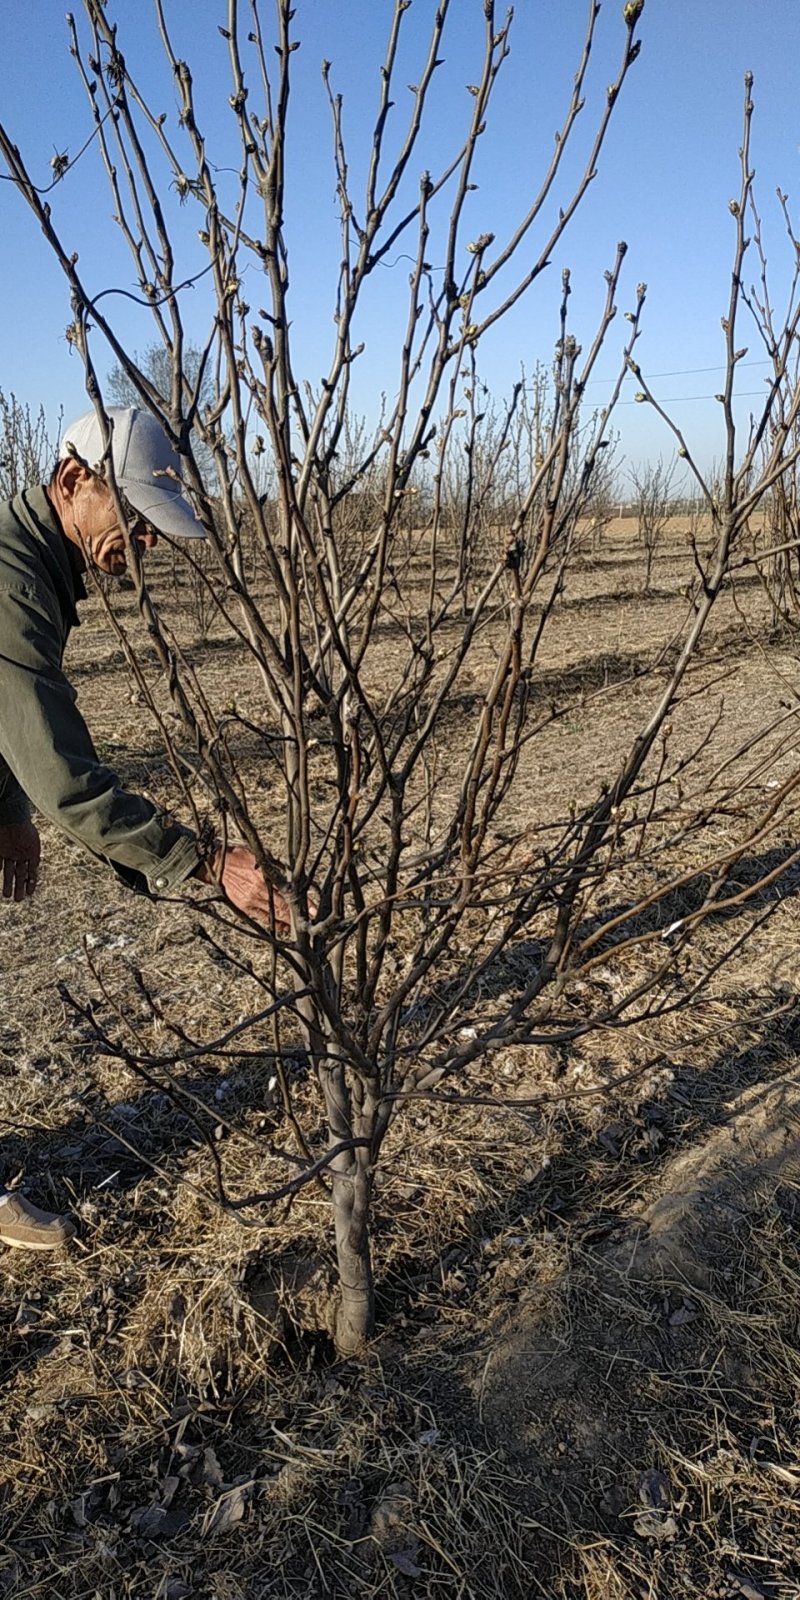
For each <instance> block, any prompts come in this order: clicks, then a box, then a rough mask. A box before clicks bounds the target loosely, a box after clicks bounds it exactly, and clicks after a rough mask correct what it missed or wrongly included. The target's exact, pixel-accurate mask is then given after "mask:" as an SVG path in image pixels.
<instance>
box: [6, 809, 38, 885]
mask: <svg viewBox="0 0 800 1600" xmlns="http://www.w3.org/2000/svg"><path fill="white" fill-rule="evenodd" d="M40 855H41V845H40V843H39V832H38V829H37V828H35V827H34V825H33V823H32V822H15V823H11V824H10V825H9V826H7V827H5V828H3V827H0V872H2V878H3V899H4V900H26V899H27V897H28V895H31V894H33V891H34V889H35V888H36V880H37V878H38V876H39V857H40Z"/></svg>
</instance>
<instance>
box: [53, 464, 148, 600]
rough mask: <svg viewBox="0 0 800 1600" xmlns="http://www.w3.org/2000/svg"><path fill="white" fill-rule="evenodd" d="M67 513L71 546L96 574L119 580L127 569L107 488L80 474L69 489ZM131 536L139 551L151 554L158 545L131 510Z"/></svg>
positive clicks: (122, 539)
mask: <svg viewBox="0 0 800 1600" xmlns="http://www.w3.org/2000/svg"><path fill="white" fill-rule="evenodd" d="M70 510H71V513H72V521H73V528H74V534H75V538H74V539H73V542H74V543H76V544H79V545H80V548H81V549H82V550H83V553H84V555H85V556H86V559H87V561H91V563H92V565H93V566H95V567H97V568H98V570H99V571H100V572H107V573H108V574H109V575H110V576H111V577H112V578H120V577H121V576H122V574H123V573H124V572H125V570H126V568H127V565H128V561H127V552H126V549H125V538H124V535H123V532H122V529H121V528H120V526H119V523H118V521H117V514H116V511H115V510H114V501H113V499H112V497H111V490H110V489H109V487H108V485H107V484H105V483H103V481H102V479H100V478H96V477H95V476H94V474H92V473H88V472H84V473H82V474H81V475H80V476H79V478H78V480H77V481H76V482H75V484H74V486H73V492H72V496H71V503H70ZM131 534H132V537H133V538H134V539H135V540H136V541H137V544H138V545H139V546H140V548H144V549H146V550H151V549H152V547H153V545H154V544H156V543H157V542H158V535H157V533H156V532H155V530H154V529H153V528H151V527H150V525H149V523H146V522H143V521H142V520H141V519H139V520H136V512H135V511H133V510H132V511H131Z"/></svg>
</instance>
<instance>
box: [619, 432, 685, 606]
mask: <svg viewBox="0 0 800 1600" xmlns="http://www.w3.org/2000/svg"><path fill="white" fill-rule="evenodd" d="M677 468H678V462H677V460H672V461H670V462H669V464H665V463H664V462H663V461H662V460H661V459H659V460H658V461H657V462H655V463H654V462H649V461H648V462H643V463H642V464H641V465H640V466H638V467H631V469H630V480H631V484H632V487H633V510H634V515H635V517H636V527H637V533H638V536H639V539H640V541H641V545H642V549H643V550H644V582H643V588H644V593H645V594H649V593H650V580H651V578H652V573H653V560H654V557H655V553H656V550H657V549H658V546H659V545H660V543H661V541H662V539H663V537H664V534H665V532H666V529H667V526H668V524H669V520H670V517H671V515H672V491H673V485H674V482H675V473H676V471H677Z"/></svg>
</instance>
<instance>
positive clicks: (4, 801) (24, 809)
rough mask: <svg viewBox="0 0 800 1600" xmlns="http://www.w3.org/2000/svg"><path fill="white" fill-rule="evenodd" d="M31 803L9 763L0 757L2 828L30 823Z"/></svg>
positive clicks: (0, 823)
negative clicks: (20, 823)
mask: <svg viewBox="0 0 800 1600" xmlns="http://www.w3.org/2000/svg"><path fill="white" fill-rule="evenodd" d="M30 817H31V803H30V800H29V799H28V796H27V795H26V794H25V791H24V790H23V789H20V786H19V784H18V783H17V780H16V778H15V777H14V774H13V772H12V771H11V768H10V767H9V765H8V763H7V762H6V761H4V760H3V757H2V756H0V828H8V827H12V826H14V824H15V823H18V822H30Z"/></svg>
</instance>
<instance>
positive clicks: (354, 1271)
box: [333, 1150, 375, 1356]
mask: <svg viewBox="0 0 800 1600" xmlns="http://www.w3.org/2000/svg"><path fill="white" fill-rule="evenodd" d="M365 1156H366V1157H368V1152H365V1151H363V1150H354V1151H353V1152H352V1158H351V1168H350V1171H348V1172H334V1174H333V1220H334V1229H335V1233H336V1261H337V1265H338V1269H339V1293H340V1300H339V1305H338V1308H337V1312H336V1334H335V1339H336V1348H337V1350H340V1351H341V1353H342V1355H348V1356H349V1355H358V1354H359V1353H360V1351H362V1350H363V1348H364V1345H365V1344H366V1342H367V1340H368V1339H369V1338H370V1336H371V1334H372V1330H373V1327H374V1324H375V1285H374V1281H373V1276H372V1258H371V1253H370V1246H369V1205H370V1198H371V1193H372V1177H371V1173H370V1171H369V1167H368V1161H367V1160H366V1159H364V1158H365ZM343 1159H347V1158H343Z"/></svg>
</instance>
